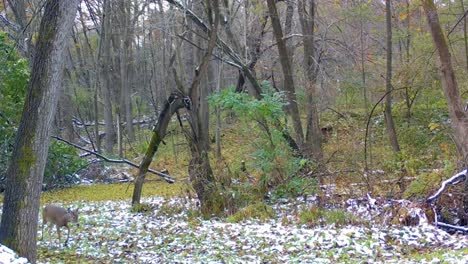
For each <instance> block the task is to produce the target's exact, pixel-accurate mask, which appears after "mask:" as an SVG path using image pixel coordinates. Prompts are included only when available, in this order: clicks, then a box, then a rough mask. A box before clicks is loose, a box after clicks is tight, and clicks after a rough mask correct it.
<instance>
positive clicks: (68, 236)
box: [65, 226, 70, 245]
mask: <svg viewBox="0 0 468 264" xmlns="http://www.w3.org/2000/svg"><path fill="white" fill-rule="evenodd" d="M66 227H67V229H68V233H67V240H66V241H65V245H66V244H67V243H68V238H70V227H69V226H66Z"/></svg>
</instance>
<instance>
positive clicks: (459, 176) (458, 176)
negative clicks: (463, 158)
mask: <svg viewBox="0 0 468 264" xmlns="http://www.w3.org/2000/svg"><path fill="white" fill-rule="evenodd" d="M467 171H468V169H465V170H463V171H461V172H459V173H458V174H455V175H454V176H452V177H451V178H450V179H448V180H445V181H443V182H442V186H441V187H440V188H439V190H437V192H436V193H434V194H433V195H432V196H430V197H429V198H427V200H426V201H427V202H428V203H431V202H432V201H434V200H435V199H437V198H439V196H440V195H442V193H443V192H444V191H445V189H446V188H447V187H448V186H450V185H456V184H458V183H460V182H462V181H464V180H465V179H466V177H467V174H468V172H467Z"/></svg>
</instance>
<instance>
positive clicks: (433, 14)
mask: <svg viewBox="0 0 468 264" xmlns="http://www.w3.org/2000/svg"><path fill="white" fill-rule="evenodd" d="M423 6H424V10H425V12H426V16H427V22H428V24H429V27H430V30H431V34H432V40H433V42H434V45H435V47H436V49H437V53H438V55H439V60H440V73H441V75H442V84H443V89H444V93H445V98H446V99H447V105H448V110H449V115H450V118H451V120H452V127H453V134H454V140H455V144H456V145H457V148H458V150H459V152H460V154H461V155H462V157H463V161H464V163H465V165H467V164H468V116H467V113H465V112H463V106H462V100H461V97H460V92H459V88H458V84H457V80H456V79H455V73H454V70H453V67H452V61H451V58H450V57H451V55H450V51H449V48H448V45H447V41H446V39H445V36H444V33H443V32H442V28H441V26H440V23H439V16H438V15H437V10H436V7H435V5H434V2H433V1H432V0H423Z"/></svg>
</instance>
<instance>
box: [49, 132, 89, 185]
mask: <svg viewBox="0 0 468 264" xmlns="http://www.w3.org/2000/svg"><path fill="white" fill-rule="evenodd" d="M85 166H86V161H85V160H84V159H81V158H80V157H79V156H78V151H77V150H76V149H75V148H73V147H71V146H69V145H67V144H65V143H62V142H58V141H52V142H51V144H50V146H49V154H48V156H47V164H46V168H45V172H44V189H46V190H48V189H53V188H60V187H66V186H70V185H72V184H76V183H79V181H80V179H79V178H78V177H77V176H76V175H75V173H76V172H77V171H78V170H80V169H81V168H83V167H85Z"/></svg>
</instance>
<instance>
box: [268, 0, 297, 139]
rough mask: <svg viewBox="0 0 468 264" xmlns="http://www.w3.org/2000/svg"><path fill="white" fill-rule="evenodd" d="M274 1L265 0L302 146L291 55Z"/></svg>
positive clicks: (294, 124)
mask: <svg viewBox="0 0 468 264" xmlns="http://www.w3.org/2000/svg"><path fill="white" fill-rule="evenodd" d="M275 2H276V1H275V0H267V4H268V10H269V13H270V17H271V24H272V26H273V32H274V35H275V39H276V42H277V45H278V53H279V57H280V62H281V68H282V69H283V79H284V90H285V91H286V94H287V99H288V103H289V107H288V112H289V114H290V115H291V118H292V122H293V127H294V132H295V134H296V141H297V142H298V144H299V147H302V144H303V142H304V133H303V131H302V125H301V117H300V115H299V109H298V107H297V98H296V90H295V88H294V80H293V74H292V66H291V57H290V56H289V54H288V49H287V47H286V43H285V41H284V38H283V32H282V29H281V22H280V19H279V16H278V10H277V9H276V4H275Z"/></svg>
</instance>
